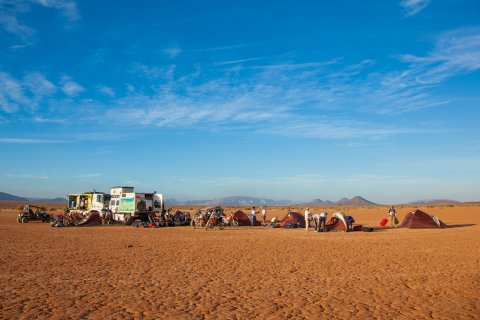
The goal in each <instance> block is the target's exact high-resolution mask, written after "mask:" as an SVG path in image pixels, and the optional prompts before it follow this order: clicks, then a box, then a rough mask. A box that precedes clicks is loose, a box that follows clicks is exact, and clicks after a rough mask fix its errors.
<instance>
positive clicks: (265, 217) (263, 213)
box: [262, 207, 267, 225]
mask: <svg viewBox="0 0 480 320" xmlns="http://www.w3.org/2000/svg"><path fill="white" fill-rule="evenodd" d="M262 220H263V224H264V225H265V223H266V221H267V208H265V207H262Z"/></svg>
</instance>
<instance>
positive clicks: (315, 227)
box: [312, 213, 320, 232]
mask: <svg viewBox="0 0 480 320" xmlns="http://www.w3.org/2000/svg"><path fill="white" fill-rule="evenodd" d="M312 220H313V231H314V232H320V214H318V213H317V214H314V215H313V216H312Z"/></svg>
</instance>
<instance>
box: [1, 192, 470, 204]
mask: <svg viewBox="0 0 480 320" xmlns="http://www.w3.org/2000/svg"><path fill="white" fill-rule="evenodd" d="M0 201H23V202H27V201H35V202H65V201H67V200H66V199H64V198H32V197H19V196H15V195H13V194H9V193H5V192H0ZM165 203H166V204H167V205H204V206H210V205H224V206H288V205H299V206H312V207H313V206H319V207H334V206H344V207H352V206H377V205H380V204H377V203H374V202H371V201H369V200H367V199H365V198H362V197H360V196H356V197H353V198H352V199H347V198H342V199H340V200H338V201H335V202H334V201H330V200H321V199H314V200H312V201H309V202H304V203H298V202H294V201H291V200H273V199H268V198H255V197H243V196H229V197H220V198H215V199H210V200H188V201H178V200H176V199H166V200H165ZM461 203H462V202H458V201H455V200H448V199H430V200H419V201H414V202H410V203H408V204H410V205H445V204H461Z"/></svg>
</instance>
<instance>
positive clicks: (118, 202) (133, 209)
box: [109, 187, 165, 225]
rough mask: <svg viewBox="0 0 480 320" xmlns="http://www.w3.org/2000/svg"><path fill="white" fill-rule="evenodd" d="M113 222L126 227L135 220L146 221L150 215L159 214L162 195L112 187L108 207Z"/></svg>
mask: <svg viewBox="0 0 480 320" xmlns="http://www.w3.org/2000/svg"><path fill="white" fill-rule="evenodd" d="M109 209H110V210H111V211H112V215H113V220H114V221H121V222H123V223H125V224H127V225H130V224H132V222H133V220H135V219H142V220H146V219H147V217H148V215H150V214H160V213H162V212H163V211H164V209H165V205H164V202H163V195H162V194H160V193H157V192H156V191H155V192H148V193H147V192H135V191H134V188H133V187H112V188H111V190H110V206H109Z"/></svg>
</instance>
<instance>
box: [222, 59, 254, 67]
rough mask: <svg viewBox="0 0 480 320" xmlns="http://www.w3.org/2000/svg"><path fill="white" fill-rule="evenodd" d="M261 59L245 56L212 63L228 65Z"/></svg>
mask: <svg viewBox="0 0 480 320" xmlns="http://www.w3.org/2000/svg"><path fill="white" fill-rule="evenodd" d="M261 59H263V58H247V59H238V60H229V61H219V62H216V63H214V65H216V66H223V65H228V64H238V63H244V62H250V61H256V60H261Z"/></svg>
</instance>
